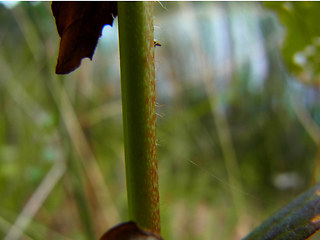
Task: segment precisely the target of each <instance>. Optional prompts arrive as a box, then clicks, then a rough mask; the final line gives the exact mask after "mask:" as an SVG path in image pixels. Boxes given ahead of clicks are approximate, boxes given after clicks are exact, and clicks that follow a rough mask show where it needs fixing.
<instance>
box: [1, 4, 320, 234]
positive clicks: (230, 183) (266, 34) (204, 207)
mask: <svg viewBox="0 0 320 240" xmlns="http://www.w3.org/2000/svg"><path fill="white" fill-rule="evenodd" d="M162 4H163V5H164V6H161V5H160V4H159V3H155V38H156V39H157V41H158V42H159V43H161V44H162V46H161V47H156V49H155V55H156V85H157V94H158V96H157V103H158V109H157V112H158V147H159V149H158V151H159V178H160V201H161V205H160V207H161V220H162V234H163V237H164V238H165V239H188V240H189V239H191V240H193V239H194V240H196V239H199V240H202V239H208V240H211V239H240V238H241V237H244V236H245V235H246V234H247V233H248V232H249V231H250V230H252V229H253V228H254V227H255V226H257V225H259V223H261V221H262V220H264V219H266V218H267V217H268V216H270V214H271V213H273V212H274V211H276V210H277V209H278V208H279V207H281V206H283V205H285V204H286V203H287V202H288V201H290V200H291V199H292V198H294V196H296V195H297V194H299V193H300V192H302V191H304V190H306V189H307V188H308V187H309V186H310V184H311V183H312V182H313V181H315V180H317V174H316V172H317V163H318V162H319V161H318V160H317V158H319V157H320V155H318V149H319V146H320V145H319V140H320V128H319V123H320V108H319V104H320V101H319V100H320V93H319V84H318V81H317V73H316V72H315V73H314V72H312V74H309V75H308V74H307V73H310V69H314V66H313V65H311V67H310V65H308V69H307V70H308V71H309V72H308V71H305V72H304V71H303V66H302V67H301V66H300V70H301V69H302V70H301V71H300V72H299V74H300V75H299V74H297V75H299V77H300V76H301V72H302V73H303V74H304V75H303V74H302V75H303V76H304V77H305V78H302V79H301V78H299V79H298V78H294V77H292V75H291V74H289V73H288V71H287V70H286V67H285V64H284V63H283V60H282V52H281V49H282V46H283V45H284V43H286V39H285V36H286V35H285V34H286V32H289V33H291V37H292V39H291V41H294V40H295V38H294V36H295V35H294V31H293V32H292V31H291V32H290V31H288V29H286V28H285V27H283V26H282V25H281V24H280V21H279V19H278V17H277V15H276V14H275V13H274V12H271V11H270V10H269V9H266V8H265V6H264V5H262V4H261V3H255V2H246V3H241V2H163V3H162ZM271 7H275V6H271ZM276 8H278V9H280V10H285V11H290V9H292V6H291V7H290V4H289V5H288V4H284V3H278V5H276ZM286 9H287V10H286ZM312 9H314V10H315V11H317V12H319V10H320V7H319V4H317V5H316V6H312ZM317 16H318V15H317ZM300 20H301V18H300ZM297 21H298V20H297ZM298 22H299V21H298ZM299 30H300V31H302V33H303V30H305V31H307V29H302V30H301V28H299ZM117 31H118V30H117V19H115V22H114V26H113V27H110V26H106V27H105V28H104V30H103V36H102V37H101V38H100V40H99V44H98V46H97V49H96V51H95V55H94V57H93V61H92V62H91V61H90V60H88V59H85V60H83V61H82V64H81V67H80V68H79V69H77V70H76V71H74V72H73V73H71V74H69V75H66V76H58V75H55V74H54V68H55V64H56V57H57V54H58V46H59V37H58V34H57V31H56V27H55V22H54V18H53V16H52V14H51V9H50V2H20V3H15V4H13V3H9V2H2V3H0V69H1V70H0V106H1V114H0V164H1V165H0V196H1V197H0V238H1V239H6V240H15V239H35V240H37V239H39V240H40V239H55V240H60V239H61V240H65V239H77V240H82V239H94V238H95V239H98V237H100V236H101V235H102V233H103V232H104V231H106V230H107V229H108V228H110V227H111V226H113V225H115V224H117V223H119V222H121V221H126V220H128V219H127V205H126V187H125V175H124V159H123V157H124V153H123V136H122V119H121V100H120V76H119V55H118V51H119V49H118V38H117ZM314 35H315V34H314ZM314 35H313V36H314ZM303 36H304V35H303V34H302V37H303ZM305 36H306V37H308V36H309V35H308V34H306V35H305ZM319 36H320V34H319ZM298 37H300V38H301V34H299V35H298V36H297V38H298ZM303 44H304V43H303ZM303 44H301V45H303ZM308 44H309V43H308ZM315 44H318V42H317V41H315ZM286 46H287V45H286ZM308 49H309V48H308ZM308 49H307V50H308ZM309 50H310V49H309ZM309 50H308V51H309ZM308 51H307V52H308ZM309 52H310V51H309ZM309 52H308V53H309ZM302 53H304V52H303V51H302V52H301V53H300V55H298V57H297V59H298V60H297V61H296V62H297V63H300V64H302V65H303V63H304V62H303V61H301V58H302V59H303V56H302V57H301V54H302ZM302 55H303V54H302ZM309 55H310V54H309ZM311 55H312V54H311ZM317 56H318V55H315V54H314V55H312V57H313V58H311V57H310V58H311V60H310V61H311V62H312V63H315V62H316V61H318V60H319V58H318V57H317ZM308 59H309V58H308ZM310 61H309V62H310ZM305 62H306V60H305ZM314 65H315V64H314ZM291 67H292V66H291ZM306 76H307V77H306ZM306 79H307V80H306ZM93 236H95V237H93Z"/></svg>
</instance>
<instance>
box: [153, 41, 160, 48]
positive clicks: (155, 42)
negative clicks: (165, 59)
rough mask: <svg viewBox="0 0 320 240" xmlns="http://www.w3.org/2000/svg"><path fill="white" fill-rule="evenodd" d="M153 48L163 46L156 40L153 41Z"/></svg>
mask: <svg viewBox="0 0 320 240" xmlns="http://www.w3.org/2000/svg"><path fill="white" fill-rule="evenodd" d="M153 46H154V47H156V46H158V47H161V46H162V45H161V43H158V42H157V41H156V40H153Z"/></svg>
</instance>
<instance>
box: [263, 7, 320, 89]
mask: <svg viewBox="0 0 320 240" xmlns="http://www.w3.org/2000/svg"><path fill="white" fill-rule="evenodd" d="M264 6H266V7H267V8H269V9H272V10H273V11H275V12H276V13H277V15H278V17H279V19H280V21H281V23H282V25H283V26H284V29H285V31H286V37H285V40H284V43H283V49H282V50H283V59H284V61H285V63H286V65H287V67H288V70H289V71H291V72H292V73H293V74H294V75H296V76H297V77H298V78H299V79H300V80H301V81H303V82H306V83H310V84H319V83H320V24H318V23H319V22H320V14H319V12H320V3H319V2H294V3H293V2H265V3H264Z"/></svg>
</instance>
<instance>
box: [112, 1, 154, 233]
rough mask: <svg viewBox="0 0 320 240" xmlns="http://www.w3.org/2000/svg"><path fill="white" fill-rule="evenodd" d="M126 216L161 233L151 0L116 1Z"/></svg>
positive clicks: (141, 225) (143, 226)
mask: <svg viewBox="0 0 320 240" xmlns="http://www.w3.org/2000/svg"><path fill="white" fill-rule="evenodd" d="M118 17H119V44H120V68H121V91H122V93H121V94H122V112H123V130H124V147H125V164H126V182H127V196H128V208H129V217H130V220H133V221H135V222H137V223H138V225H139V226H140V227H142V228H146V229H149V230H151V231H153V232H155V233H160V216H159V215H160V214H159V190H158V173H157V171H158V164H157V147H156V94H155V70H154V46H153V44H154V43H153V40H154V39H153V6H152V2H121V1H120V2H118Z"/></svg>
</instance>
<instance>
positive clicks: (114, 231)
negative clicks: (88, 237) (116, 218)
mask: <svg viewBox="0 0 320 240" xmlns="http://www.w3.org/2000/svg"><path fill="white" fill-rule="evenodd" d="M100 240H162V238H161V237H160V236H159V235H157V234H155V233H153V232H149V231H146V230H143V229H141V228H139V227H138V226H137V224H136V223H134V222H132V221H130V222H126V223H122V224H119V225H117V226H115V227H113V228H111V229H110V230H109V231H107V232H106V233H105V234H104V235H103V236H102V237H101V238H100Z"/></svg>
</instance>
